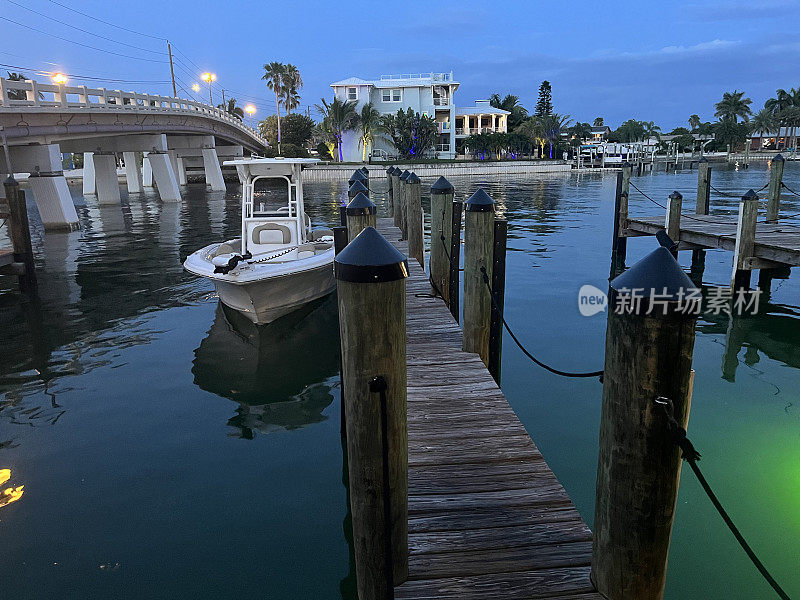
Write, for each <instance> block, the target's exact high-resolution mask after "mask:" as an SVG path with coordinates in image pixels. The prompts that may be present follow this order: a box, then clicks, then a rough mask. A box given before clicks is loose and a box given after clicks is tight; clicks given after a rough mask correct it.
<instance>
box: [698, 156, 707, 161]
mask: <svg viewBox="0 0 800 600" xmlns="http://www.w3.org/2000/svg"><path fill="white" fill-rule="evenodd" d="M697 162H708V159H707V158H706V157H705V156H702V157H700V160H698V161H697Z"/></svg>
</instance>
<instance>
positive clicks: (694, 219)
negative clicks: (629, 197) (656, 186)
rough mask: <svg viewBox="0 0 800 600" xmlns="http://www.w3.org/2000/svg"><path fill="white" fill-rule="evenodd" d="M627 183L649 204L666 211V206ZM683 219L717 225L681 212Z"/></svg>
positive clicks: (634, 185) (631, 183)
mask: <svg viewBox="0 0 800 600" xmlns="http://www.w3.org/2000/svg"><path fill="white" fill-rule="evenodd" d="M628 183H629V184H630V186H631V187H632V188H633V189H635V190H636V191H637V192H639V193H640V194H641V195H642V196H644V197H645V198H647V199H648V200H650V202H652V203H653V204H655V205H656V206H658V207H660V208H662V209H664V210H667V207H666V206H664V205H663V204H661V203H660V202H656V201H655V200H653V199H652V198H651V197H650V196H648V195H647V194H645V193H644V192H643V191H642V190H640V189H639V188H638V187H636V184H635V183H633V182H632V181H629V182H628ZM684 217H686V218H687V219H690V220H692V221H700V222H701V223H711V224H716V223H717V222H716V221H710V220H709V219H701V218H700V217H696V216H695V215H687V214H686V213H683V212H682V213H681V218H684Z"/></svg>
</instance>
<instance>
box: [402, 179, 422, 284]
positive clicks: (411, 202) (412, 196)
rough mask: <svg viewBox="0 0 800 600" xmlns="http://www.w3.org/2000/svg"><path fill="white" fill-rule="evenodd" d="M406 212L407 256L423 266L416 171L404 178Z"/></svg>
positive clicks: (418, 186) (420, 192)
mask: <svg viewBox="0 0 800 600" xmlns="http://www.w3.org/2000/svg"><path fill="white" fill-rule="evenodd" d="M406 213H407V215H408V216H407V219H408V256H409V258H416V259H417V262H418V263H419V264H420V266H421V267H422V268H423V269H424V268H425V234H424V232H423V219H424V217H423V214H422V186H421V184H420V181H419V177H417V174H416V173H411V174H410V175H409V176H408V177H407V178H406Z"/></svg>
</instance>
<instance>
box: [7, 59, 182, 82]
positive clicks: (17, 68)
mask: <svg viewBox="0 0 800 600" xmlns="http://www.w3.org/2000/svg"><path fill="white" fill-rule="evenodd" d="M0 67H3V68H4V69H15V70H19V71H30V72H34V73H36V74H39V75H53V74H54V73H55V71H45V70H43V69H37V68H36V67H23V66H20V65H9V64H6V63H0ZM64 74H65V75H67V76H69V77H74V78H76V79H87V80H90V81H107V82H110V83H155V84H164V85H166V84H168V83H170V82H169V81H168V80H163V81H161V80H153V79H111V78H108V77H94V76H90V75H78V74H76V73H64Z"/></svg>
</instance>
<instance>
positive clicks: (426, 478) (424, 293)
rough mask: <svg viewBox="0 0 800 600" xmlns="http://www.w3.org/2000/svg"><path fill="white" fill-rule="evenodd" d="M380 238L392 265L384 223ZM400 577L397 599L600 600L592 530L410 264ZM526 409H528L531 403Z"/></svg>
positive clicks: (390, 228) (391, 231) (391, 235)
mask: <svg viewBox="0 0 800 600" xmlns="http://www.w3.org/2000/svg"><path fill="white" fill-rule="evenodd" d="M378 229H379V231H380V232H381V233H382V234H383V235H384V237H386V239H387V240H389V241H390V242H391V243H392V244H394V245H395V247H397V248H398V249H399V250H400V251H401V252H403V254H405V255H408V248H407V244H406V242H404V241H402V242H401V241H398V240H399V239H400V230H399V229H397V228H396V227H394V224H393V221H392V219H379V220H378ZM408 262H409V267H410V269H409V271H410V273H409V277H408V280H407V288H406V290H407V291H406V302H407V305H406V311H407V317H406V318H407V361H408V400H407V402H408V438H409V448H408V460H409V471H408V494H409V497H408V501H409V502H408V511H409V551H410V557H409V578H408V581H406V582H405V583H403V584H402V585H400V586H398V587H396V588H395V597H396V598H398V599H400V600H404V599H406V600H411V599H423V598H431V599H432V598H437V599H438V598H458V599H459V600H465V599H469V598H476V599H477V598H481V599H485V598H507V599H516V598H561V599H567V598H569V599H574V600H600V599H601V598H602V597H601V596H600V595H599V594H597V593H596V592H595V591H594V587H593V586H592V584H591V583H590V581H589V570H590V567H589V565H590V560H591V553H592V542H591V535H592V534H591V531H590V530H589V528H588V527H587V526H586V524H585V523H584V522H583V520H582V519H581V517H580V515H579V514H578V512H577V510H576V509H575V507H574V506H573V504H572V501H571V500H570V498H569V496H568V495H567V493H566V491H565V490H564V488H563V487H562V486H561V484H560V483H559V482H558V480H557V479H556V477H555V475H554V474H553V472H552V471H551V470H550V468H549V467H548V466H547V463H545V461H544V458H543V457H542V455H541V453H540V452H539V450H538V449H537V447H536V445H535V444H534V443H533V441H532V440H531V438H530V436H529V435H528V433H527V432H526V431H525V428H524V427H523V426H522V424H521V423H520V421H519V419H517V416H516V415H515V414H514V411H513V410H512V409H511V406H510V405H509V404H508V401H507V400H506V399H505V397H504V396H503V393H502V392H501V391H500V388H499V387H498V386H497V384H495V382H494V380H493V379H492V377H491V376H490V375H489V372H488V370H487V369H486V367H485V366H484V364H483V363H482V362H481V360H480V358H479V357H478V356H477V355H476V354H468V353H466V352H463V351H462V350H461V330H460V328H459V326H458V324H457V323H456V322H455V320H454V319H453V317H452V316H451V314H450V311H449V310H448V309H447V307H446V306H445V304H444V303H443V302H442V301H441V300H440V299H438V298H431V297H429V295H430V293H431V287H430V284H429V283H428V277H427V275H426V274H425V272H424V271H423V270H422V269H421V268H420V266H419V265H418V264H417V262H416V261H415V260H413V259H409V261H408ZM532 401H535V398H532Z"/></svg>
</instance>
